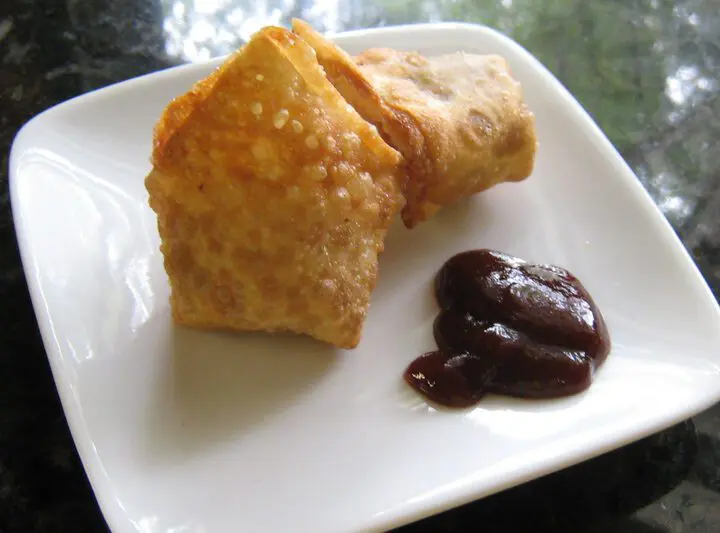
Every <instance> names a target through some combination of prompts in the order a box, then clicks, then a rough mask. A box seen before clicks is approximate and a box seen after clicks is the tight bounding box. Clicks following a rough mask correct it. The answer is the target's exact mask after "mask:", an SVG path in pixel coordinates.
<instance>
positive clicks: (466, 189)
mask: <svg viewBox="0 0 720 533" xmlns="http://www.w3.org/2000/svg"><path fill="white" fill-rule="evenodd" d="M293 29H294V31H295V32H296V33H297V34H298V35H300V36H301V37H302V38H303V39H304V40H306V41H307V42H308V43H310V45H311V46H312V47H313V48H314V49H315V51H316V52H317V56H318V61H319V62H320V64H321V65H322V66H323V67H324V68H325V71H326V72H327V75H328V77H329V79H330V80H331V81H332V82H333V84H334V85H335V86H336V87H337V89H338V90H339V91H340V93H342V94H343V96H344V97H345V98H346V99H347V100H348V102H350V104H352V105H353V106H354V107H355V108H356V109H357V110H358V112H359V113H360V114H361V115H362V116H363V117H364V118H365V119H366V120H368V121H370V122H372V123H373V124H375V125H376V126H377V127H378V128H379V129H380V131H381V133H382V135H383V137H384V138H385V139H386V140H387V141H388V142H389V144H391V145H392V146H394V147H395V148H397V149H398V150H399V151H400V152H401V153H402V154H403V155H404V156H405V159H406V171H407V183H406V184H405V186H404V192H405V196H406V199H407V205H406V206H405V208H404V209H403V212H402V217H403V221H404V222H405V225H406V226H408V227H413V226H414V225H416V224H417V223H419V222H421V221H423V220H426V219H428V218H429V217H431V216H432V215H433V214H434V213H435V212H436V211H437V210H438V209H440V207H442V206H445V205H449V204H452V203H455V202H457V201H458V200H460V199H462V198H464V197H466V196H469V195H471V194H474V193H477V192H480V191H483V190H486V189H488V188H490V187H492V186H493V185H496V184H498V183H501V182H505V181H520V180H522V179H524V178H526V177H527V176H529V175H530V173H531V171H532V168H533V165H534V158H535V150H536V144H537V143H536V138H535V126H534V118H533V115H532V113H530V111H529V110H528V109H527V107H526V106H525V104H524V102H523V98H522V93H521V90H520V85H519V84H518V83H517V82H516V81H515V80H514V79H513V78H512V77H511V76H510V73H509V70H508V67H507V64H506V62H505V60H504V59H503V58H501V57H498V56H482V55H471V54H464V53H455V54H449V55H444V56H438V57H433V58H429V59H428V58H425V57H423V56H421V55H419V54H417V53H411V52H399V51H396V50H389V49H371V50H367V51H365V52H363V53H362V54H360V55H359V56H357V57H356V58H355V59H354V60H353V58H351V57H350V56H349V55H348V54H346V53H345V52H343V51H342V50H340V49H339V48H338V47H336V46H335V45H334V44H332V43H331V42H329V41H327V40H326V39H325V38H324V37H322V36H321V35H320V34H318V33H317V32H315V31H314V30H313V29H312V28H310V27H309V26H308V25H307V24H305V23H304V22H302V21H298V20H296V21H293Z"/></svg>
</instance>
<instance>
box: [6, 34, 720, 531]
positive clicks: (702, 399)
mask: <svg viewBox="0 0 720 533" xmlns="http://www.w3.org/2000/svg"><path fill="white" fill-rule="evenodd" d="M448 31H464V32H467V33H469V34H472V35H474V36H478V35H479V34H485V35H487V36H490V37H491V38H492V39H495V40H498V41H501V42H502V43H503V44H504V45H505V46H508V47H511V48H514V49H515V51H516V52H517V53H518V54H519V55H520V56H521V57H522V58H523V60H524V61H526V62H528V63H529V64H531V65H532V67H533V69H534V71H535V72H534V75H537V76H539V78H540V80H541V81H542V82H543V83H546V84H549V85H550V86H551V90H552V91H553V92H557V93H558V94H559V96H560V97H561V98H562V100H563V104H564V105H566V106H568V107H570V108H572V111H573V112H572V116H573V118H574V119H575V120H576V121H581V122H582V123H584V126H583V127H584V130H585V132H586V133H587V135H589V136H590V137H591V139H590V140H591V141H592V143H593V145H594V146H595V147H596V149H597V150H598V151H600V152H603V153H604V154H606V155H607V156H609V157H608V164H609V165H610V166H612V167H613V168H614V169H615V171H616V172H617V173H618V174H620V175H621V178H622V182H623V185H624V186H625V187H626V192H625V193H624V194H630V195H634V198H633V203H634V204H635V205H636V207H637V208H638V209H643V210H645V211H646V214H647V215H649V217H650V218H649V220H651V221H652V222H653V224H654V225H655V226H656V230H657V232H658V235H659V238H660V239H661V240H662V241H663V244H664V245H666V246H671V247H672V249H671V250H670V252H671V253H672V254H673V255H675V256H678V259H680V257H682V261H683V264H684V267H685V268H684V270H685V272H686V273H687V275H692V277H693V280H692V281H693V284H694V285H695V286H696V287H697V288H698V289H700V291H699V293H698V294H700V293H702V295H703V298H707V299H709V301H711V302H714V303H715V306H714V311H715V315H716V318H717V321H718V323H719V324H720V306H719V305H718V302H717V299H716V298H715V296H714V295H713V294H712V291H711V290H710V287H709V286H708V284H707V282H706V281H705V279H704V278H703V276H702V274H701V273H700V270H699V268H698V267H697V264H696V263H695V262H694V261H693V260H692V258H691V256H690V254H689V252H688V250H687V249H686V248H685V246H684V245H683V244H682V242H681V240H680V238H679V237H678V236H677V234H676V233H675V231H674V230H673V228H672V226H671V224H670V222H669V221H668V220H667V219H666V218H665V216H664V215H663V214H662V212H661V211H660V209H659V207H658V205H657V204H656V203H655V202H654V201H653V200H652V197H651V196H650V194H649V192H648V191H647V190H646V189H645V188H644V187H643V186H642V184H641V183H640V181H639V179H638V178H637V177H636V175H635V173H634V172H633V171H632V169H631V168H630V166H629V165H628V164H627V162H626V161H625V160H624V159H623V158H622V156H621V155H620V154H619V152H618V151H617V150H616V148H615V147H614V145H613V144H612V143H611V142H610V140H609V139H608V138H607V137H606V136H605V134H604V133H603V132H602V130H601V129H600V128H599V126H598V125H597V123H596V122H595V121H594V120H593V119H592V117H591V116H590V114H589V113H588V112H587V111H586V110H585V109H584V108H583V107H582V105H581V104H580V103H579V102H578V101H577V100H576V99H575V97H574V96H572V94H571V93H570V92H569V91H568V90H567V88H566V87H565V86H564V85H563V84H562V83H561V82H560V81H559V80H558V79H557V78H556V77H555V76H554V75H553V74H552V73H551V72H550V71H549V70H548V69H547V68H546V67H545V66H544V65H543V64H542V63H541V62H540V61H539V60H538V59H537V58H536V57H535V56H534V55H533V54H531V53H530V52H529V51H528V50H527V49H525V48H524V47H523V46H522V45H520V44H519V43H517V42H516V41H515V40H513V39H512V38H510V37H508V36H507V35H505V34H503V33H501V32H500V31H498V30H495V29H493V28H490V27H488V26H485V25H482V24H473V23H466V22H435V23H419V24H401V25H395V26H385V27H380V28H367V29H355V30H350V31H346V32H340V33H337V34H332V35H331V36H330V37H331V39H340V40H344V39H350V38H368V37H375V38H379V39H382V38H383V37H386V36H389V35H392V36H398V35H399V36H402V35H409V34H417V33H435V34H439V33H444V32H448ZM341 44H342V43H341ZM226 57H227V56H220V57H215V58H211V59H209V60H207V61H201V62H197V63H189V64H183V65H177V66H172V67H168V68H166V69H162V70H159V71H155V72H150V73H147V74H144V75H142V76H138V77H135V78H131V79H128V80H125V81H121V82H117V83H113V84H111V85H108V86H106V87H102V88H100V89H96V90H93V91H90V92H87V93H85V94H81V95H78V96H75V97H73V98H70V99H68V100H66V101H64V102H61V103H59V104H56V105H54V106H51V107H50V108H48V109H46V110H44V111H42V112H41V113H39V114H38V115H36V116H35V117H33V118H32V119H30V120H29V121H28V122H27V123H26V124H25V125H24V126H23V127H22V128H21V129H20V130H19V131H18V132H17V133H16V136H15V138H14V140H13V143H12V146H11V150H10V157H9V179H8V181H9V191H10V204H11V208H12V213H13V222H14V229H15V234H16V239H17V242H18V248H19V251H20V257H21V261H22V266H23V271H24V274H25V279H26V282H27V285H28V290H29V293H30V297H31V301H32V305H33V309H34V312H35V316H36V320H37V323H38V327H39V330H40V334H41V338H42V341H43V345H44V348H45V351H46V354H47V358H48V361H49V363H50V367H51V371H52V375H53V380H54V381H55V387H56V389H57V391H58V395H59V397H60V402H61V405H62V408H63V413H64V416H65V418H66V420H67V422H68V426H69V429H70V433H71V435H72V438H73V443H74V445H75V447H76V448H77V450H78V455H79V456H80V459H81V463H82V465H83V468H84V470H85V473H86V475H87V477H88V480H89V482H90V485H91V487H92V489H93V495H94V497H95V499H96V501H97V502H98V506H99V508H100V510H101V512H102V515H103V518H104V520H105V521H106V523H107V524H108V526H109V527H110V528H111V529H112V530H113V531H126V530H127V531H131V526H132V525H133V524H132V522H130V521H129V519H128V517H127V515H126V514H125V513H124V512H123V509H122V507H121V504H120V503H119V501H117V500H116V499H115V498H114V497H113V492H112V489H111V487H110V486H108V478H107V476H106V474H105V473H104V469H103V465H102V461H101V458H100V456H99V454H98V453H97V452H96V451H95V450H94V446H93V443H92V439H91V438H90V435H89V432H88V429H87V427H86V425H85V422H84V420H83V419H82V413H81V410H80V409H79V407H80V400H79V399H77V398H75V396H74V393H73V391H72V388H71V384H70V382H69V380H68V379H67V376H66V372H67V371H66V369H64V368H63V363H64V358H63V355H62V350H61V349H60V347H59V345H58V343H57V340H56V333H55V331H54V330H53V328H52V315H51V312H50V310H49V309H48V308H46V307H45V306H44V305H43V301H44V297H43V294H42V289H41V287H40V285H39V283H38V280H37V278H36V277H35V276H34V275H33V272H32V269H33V268H38V264H37V262H36V257H35V256H34V254H33V253H32V251H31V250H30V249H29V240H28V236H27V233H26V231H25V211H24V210H23V209H21V205H23V201H22V200H21V199H20V197H19V193H18V186H17V183H18V181H19V180H20V179H22V178H21V177H20V176H19V175H18V170H17V160H18V158H19V157H20V151H21V149H22V144H23V142H24V141H25V139H26V138H27V137H30V138H32V134H33V132H34V130H35V129H36V128H41V127H42V125H43V123H44V121H46V120H48V119H49V117H52V116H53V115H55V114H59V113H61V112H69V111H72V110H73V109H74V108H75V107H81V106H83V105H85V104H87V103H90V102H91V101H93V100H96V99H100V98H105V97H111V96H113V95H114V94H117V93H122V92H124V91H126V90H128V89H130V88H136V87H141V86H142V85H145V84H152V83H154V82H156V81H160V80H165V79H171V78H173V77H175V76H177V75H178V74H179V73H181V72H182V73H188V72H193V71H198V72H201V71H206V70H207V69H208V67H211V68H212V67H217V66H219V65H220V64H221V63H222V61H223V60H224V59H225V58H226ZM719 400H720V381H719V382H718V385H717V386H716V388H715V389H714V390H707V391H705V392H704V394H703V395H702V396H699V397H698V400H697V401H696V402H695V403H694V404H693V407H692V408H691V409H686V410H685V411H683V413H682V414H677V413H676V414H674V415H673V416H665V417H658V418H657V419H654V420H652V423H648V424H645V426H643V427H642V428H640V429H638V428H636V429H635V430H634V431H633V432H624V433H623V434H622V438H617V436H609V437H606V438H605V439H604V440H601V444H600V445H599V446H593V447H592V448H590V449H588V448H587V446H580V447H576V448H574V449H573V451H572V453H569V454H567V457H565V460H564V461H562V464H559V463H558V462H554V463H552V466H547V465H546V466H544V467H542V468H537V467H536V468H529V467H525V468H521V469H519V470H521V471H523V473H522V474H521V475H520V476H519V477H518V476H514V477H513V478H512V481H508V482H505V483H499V484H497V485H496V486H494V487H493V488H490V489H488V487H487V485H486V484H484V483H479V482H477V481H476V482H472V480H470V482H468V483H466V484H465V485H463V487H461V488H457V489H455V490H454V491H453V492H452V494H445V495H444V496H443V497H442V498H435V499H433V500H431V501H429V502H425V501H420V502H417V503H416V504H413V505H411V506H408V505H405V506H404V507H403V511H402V512H392V511H389V512H388V513H384V514H383V516H382V517H381V518H376V519H374V520H368V521H367V522H366V523H365V524H364V525H362V526H363V529H369V530H373V531H374V530H383V529H386V528H391V527H398V526H400V525H403V524H407V523H410V522H413V521H417V520H421V519H423V518H425V517H427V516H431V515H434V514H437V513H439V512H443V511H446V510H448V509H451V508H454V507H457V506H459V505H463V504H466V503H468V502H471V501H474V500H477V499H480V498H484V497H486V496H488V495H489V494H493V493H497V492H500V491H502V490H505V489H507V488H509V487H512V486H516V485H519V484H522V483H525V482H527V481H530V480H532V479H536V478H538V477H542V476H544V475H547V474H549V473H551V472H554V471H557V470H560V469H562V468H566V467H568V466H571V465H574V464H577V463H580V462H582V461H585V460H589V459H592V458H593V457H597V456H599V455H602V454H604V453H607V452H609V451H611V450H613V449H617V448H620V447H622V446H625V445H627V444H629V443H631V442H634V441H636V440H638V439H641V438H643V437H646V436H648V435H650V434H652V433H655V432H657V431H660V430H662V429H664V428H667V427H669V426H671V425H673V424H675V423H678V422H680V421H682V420H685V419H687V418H689V417H692V416H694V415H695V414H697V413H699V412H701V411H703V410H705V409H707V408H708V407H710V406H711V405H713V404H715V403H717V402H718V401H719ZM585 438H586V439H587V440H591V439H589V438H588V437H587V436H586V437H585Z"/></svg>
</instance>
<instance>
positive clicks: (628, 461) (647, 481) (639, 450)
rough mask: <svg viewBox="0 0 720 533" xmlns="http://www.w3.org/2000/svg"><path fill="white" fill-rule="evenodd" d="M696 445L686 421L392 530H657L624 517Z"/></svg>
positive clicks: (659, 491) (656, 491)
mask: <svg viewBox="0 0 720 533" xmlns="http://www.w3.org/2000/svg"><path fill="white" fill-rule="evenodd" d="M697 452H698V441H697V432H696V431H695V426H694V425H693V423H692V421H686V422H684V423H682V424H679V425H677V426H673V427H671V428H669V429H667V430H665V431H662V432H660V433H657V434H655V435H652V436H650V437H647V438H645V439H643V440H640V441H637V442H635V443H633V444H630V445H628V446H625V447H623V448H620V449H618V450H615V451H612V452H610V453H607V454H605V455H601V456H600V457H597V458H595V459H591V460H589V461H585V462H584V463H580V464H578V465H576V466H573V467H570V468H567V469H565V470H561V471H559V472H555V473H553V474H550V475H548V476H545V477H543V478H539V479H536V480H534V481H530V482H528V483H525V484H524V485H520V486H518V487H515V488H512V489H509V490H506V491H504V492H501V493H499V494H495V495H493V496H489V497H487V498H485V499H482V500H478V501H476V502H473V503H470V504H467V505H464V506H462V507H458V508H456V509H453V510H450V511H447V512H445V513H442V514H439V515H436V516H433V517H430V518H427V519H425V520H422V521H420V522H416V523H414V524H410V525H407V526H404V527H402V528H399V529H396V530H394V531H395V533H425V532H428V533H429V532H433V533H435V532H438V533H441V532H442V533H461V532H466V531H483V532H484V533H546V532H548V533H549V532H552V533H609V532H612V533H620V532H622V533H655V532H657V533H661V532H662V531H664V530H662V529H657V528H656V527H655V526H652V525H648V524H646V523H644V522H641V521H640V520H637V519H635V518H634V517H630V516H629V515H631V514H632V513H633V512H635V511H637V510H639V509H641V508H643V507H645V506H647V505H649V504H650V503H652V502H654V501H656V500H657V499H658V498H660V497H661V496H664V495H665V494H667V493H668V492H670V491H671V490H672V489H673V488H675V487H676V486H677V485H678V484H679V483H680V482H681V481H682V480H683V479H685V478H686V476H687V475H688V473H689V472H690V470H691V468H692V466H693V464H694V462H695V458H696V456H697Z"/></svg>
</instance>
